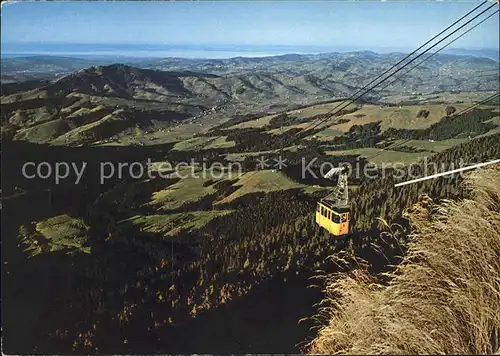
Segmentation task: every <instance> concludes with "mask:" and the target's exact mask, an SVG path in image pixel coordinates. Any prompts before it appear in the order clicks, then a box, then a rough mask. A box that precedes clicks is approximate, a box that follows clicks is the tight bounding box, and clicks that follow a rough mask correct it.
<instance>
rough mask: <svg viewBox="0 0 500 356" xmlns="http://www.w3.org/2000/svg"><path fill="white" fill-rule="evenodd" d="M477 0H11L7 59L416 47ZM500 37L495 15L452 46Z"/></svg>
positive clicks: (5, 15)
mask: <svg viewBox="0 0 500 356" xmlns="http://www.w3.org/2000/svg"><path fill="white" fill-rule="evenodd" d="M476 5H477V4H476V3H475V2H422V1H415V2H390V1H386V2H334V1H327V2H325V1H319V2H316V1H315V2H309V1H308V2H306V1H298V2H280V1H275V2H269V1H253V2H249V1H239V2H226V1H224V2H222V1H221V2H206V1H201V2H80V1H79V2H23V3H21V2H18V3H6V4H4V6H3V7H2V25H1V27H2V43H1V48H2V57H3V58H5V57H6V55H7V56H11V55H13V54H16V55H19V56H23V55H24V56H26V55H64V56H81V55H85V56H88V55H98V56H102V55H106V56H132V57H183V58H214V59H215V58H229V57H238V56H246V57H255V56H258V57H260V56H272V55H283V54H289V53H297V54H317V53H329V52H352V51H365V50H367V51H373V52H377V53H387V52H411V51H412V50H413V49H415V48H417V47H418V46H420V45H422V44H423V43H424V42H425V41H427V40H428V39H429V38H431V37H432V36H434V35H435V34H436V33H438V32H440V31H441V30H443V29H444V28H445V27H446V26H448V25H450V24H451V23H452V22H454V21H455V20H456V19H457V18H459V17H461V16H463V15H464V14H465V13H467V12H468V11H470V10H471V9H472V8H474V7H475V6H476ZM478 21H479V19H478V20H477V21H475V22H473V23H472V24H470V26H472V25H473V24H475V23H477V22H478ZM395 29H397V30H395ZM498 33H499V25H498V21H495V17H493V18H492V19H490V20H488V21H486V22H485V23H484V24H482V25H481V26H478V27H477V28H476V29H474V30H473V31H471V32H470V33H468V34H467V35H465V36H464V37H462V38H460V39H459V40H458V41H457V42H456V43H454V44H453V45H452V46H450V48H451V49H470V50H478V49H488V50H490V49H497V48H498V43H499V36H498Z"/></svg>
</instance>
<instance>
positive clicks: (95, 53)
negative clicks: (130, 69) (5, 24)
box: [2, 43, 363, 59]
mask: <svg viewBox="0 0 500 356" xmlns="http://www.w3.org/2000/svg"><path fill="white" fill-rule="evenodd" d="M356 50H363V49H359V48H354V47H351V48H347V47H318V46H246V45H132V44H114V45H107V44H106V45H103V44H45V43H43V44H40V43H34V44H28V43H22V44H21V43H16V44H13V43H12V44H8V43H2V57H3V58H12V57H24V56H35V55H45V56H67V57H110V56H111V57H135V58H138V57H140V58H151V57H163V58H164V57H179V58H207V59H208V58H210V59H221V58H232V57H267V56H276V55H283V54H289V53H296V54H316V53H325V52H348V51H356Z"/></svg>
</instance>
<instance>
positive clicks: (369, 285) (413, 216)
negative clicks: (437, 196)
mask: <svg viewBox="0 0 500 356" xmlns="http://www.w3.org/2000/svg"><path fill="white" fill-rule="evenodd" d="M468 183H469V185H470V186H471V187H472V188H473V195H475V199H474V200H465V201H462V202H452V201H448V202H444V203H442V204H441V205H439V206H437V205H435V204H434V203H432V201H429V200H427V201H425V200H424V201H422V202H421V203H420V204H418V205H416V206H415V207H413V209H412V210H410V211H409V218H410V222H411V225H412V229H413V232H412V235H411V242H410V243H409V246H408V253H407V255H406V257H405V258H404V261H403V263H402V264H401V265H399V266H398V267H397V269H396V271H395V272H393V273H391V274H390V277H391V280H390V282H389V284H388V285H382V284H380V283H379V282H378V281H377V280H376V279H375V278H374V277H373V276H371V275H370V274H369V273H368V272H367V271H366V270H364V269H363V268H358V269H355V270H354V271H353V272H350V273H349V274H347V275H345V274H344V275H338V276H331V278H330V279H329V281H328V283H327V289H326V293H327V296H328V297H327V299H326V300H325V301H324V302H323V303H322V306H323V308H322V309H321V311H320V314H321V316H322V317H325V318H326V321H327V324H326V325H324V326H323V327H322V328H321V329H320V330H319V332H318V335H317V337H316V339H314V340H313V342H312V343H311V344H310V345H309V346H308V352H309V353H311V354H358V355H359V354H493V353H495V352H497V353H498V352H499V351H500V342H499V340H500V339H499V336H500V294H499V292H498V291H499V290H500V280H499V278H498V276H499V275H500V262H499V260H498V255H499V254H500V239H499V236H500V214H499V213H498V211H499V210H500V206H499V198H500V189H499V187H500V166H496V168H490V169H487V170H485V171H482V172H481V171H478V172H474V173H472V174H471V176H469V178H468ZM436 209H438V210H436Z"/></svg>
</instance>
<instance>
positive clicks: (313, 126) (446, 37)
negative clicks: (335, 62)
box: [301, 3, 497, 132]
mask: <svg viewBox="0 0 500 356" xmlns="http://www.w3.org/2000/svg"><path fill="white" fill-rule="evenodd" d="M494 6H497V3H494V4H492V5H491V6H489V7H488V8H487V9H486V10H483V11H481V12H480V13H479V14H478V15H476V16H474V17H473V18H472V19H470V20H469V21H467V22H466V23H465V24H463V25H461V26H460V27H459V28H457V29H455V30H454V31H453V32H451V33H450V34H448V35H447V36H445V37H444V38H442V39H441V40H439V41H438V42H437V43H435V44H434V45H432V46H431V47H429V48H428V49H426V50H425V51H424V52H422V53H420V54H419V55H418V56H416V57H415V58H413V59H412V60H411V61H409V62H408V63H406V64H405V65H403V66H402V67H401V68H399V69H397V70H396V71H395V72H393V73H391V74H390V75H389V76H387V77H386V78H384V79H383V80H381V81H380V82H378V83H377V84H375V85H374V86H372V87H371V88H369V89H367V90H365V91H364V92H363V93H361V94H360V95H358V96H357V97H356V98H355V99H353V100H352V101H353V102H354V101H356V100H358V99H359V98H361V97H362V96H363V95H365V94H367V93H369V92H370V91H372V90H373V89H375V88H376V87H378V86H379V85H381V84H382V83H384V82H386V81H387V80H388V79H390V78H391V77H392V76H394V75H395V74H396V73H398V72H400V71H401V70H403V69H404V68H405V67H407V66H408V65H410V64H411V63H413V62H414V61H416V60H417V59H418V58H420V57H422V56H423V55H425V54H426V53H427V52H429V51H430V50H431V49H432V48H434V47H436V46H437V45H438V44H440V43H441V42H443V41H444V40H446V39H448V38H449V37H450V36H452V35H454V34H455V33H456V32H458V31H459V30H461V29H462V28H464V27H465V26H466V25H468V24H469V23H471V22H472V21H474V20H475V19H477V18H478V17H479V16H481V15H482V14H484V13H485V12H486V11H488V10H489V9H491V8H493V7H494ZM423 62H425V61H423ZM423 62H422V63H423ZM350 104H351V103H349V102H348V103H347V104H344V105H342V106H340V107H339V108H338V110H337V111H335V112H334V113H332V114H330V116H328V117H326V118H325V119H323V120H321V121H320V122H319V123H317V124H314V125H310V127H308V128H306V129H304V130H302V131H301V132H304V131H307V130H309V129H314V128H316V127H318V126H319V125H321V124H322V123H324V122H326V121H327V120H329V119H330V118H331V117H332V116H335V115H336V114H338V113H339V112H340V111H341V110H343V109H345V108H346V107H348V106H349V105H350ZM337 107H338V106H337ZM328 114H329V113H328ZM328 114H327V115H328Z"/></svg>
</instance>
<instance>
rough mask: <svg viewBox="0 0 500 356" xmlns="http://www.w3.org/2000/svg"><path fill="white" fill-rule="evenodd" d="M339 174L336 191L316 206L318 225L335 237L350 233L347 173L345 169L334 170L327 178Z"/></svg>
mask: <svg viewBox="0 0 500 356" xmlns="http://www.w3.org/2000/svg"><path fill="white" fill-rule="evenodd" d="M335 174H338V176H339V179H338V183H337V187H336V189H335V190H334V191H333V192H332V194H330V195H328V196H327V197H325V198H323V199H321V200H320V201H319V202H318V204H317V206H316V223H317V224H318V225H319V226H321V227H322V228H324V229H325V230H327V231H328V232H329V233H330V234H332V235H334V236H343V235H347V234H348V233H349V212H350V210H349V202H348V187H347V173H346V171H345V170H344V169H343V168H333V169H332V170H330V171H329V172H328V173H327V174H326V175H325V178H330V177H331V176H333V175H335Z"/></svg>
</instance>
